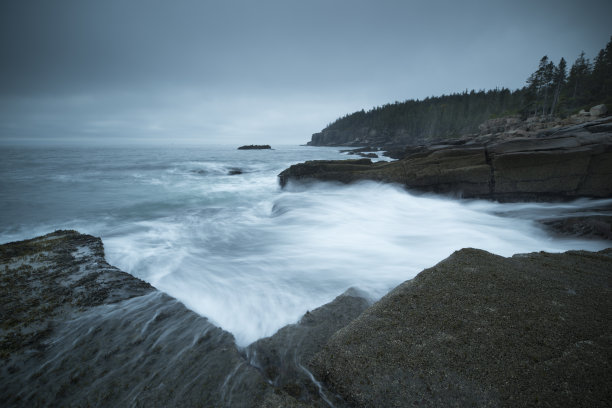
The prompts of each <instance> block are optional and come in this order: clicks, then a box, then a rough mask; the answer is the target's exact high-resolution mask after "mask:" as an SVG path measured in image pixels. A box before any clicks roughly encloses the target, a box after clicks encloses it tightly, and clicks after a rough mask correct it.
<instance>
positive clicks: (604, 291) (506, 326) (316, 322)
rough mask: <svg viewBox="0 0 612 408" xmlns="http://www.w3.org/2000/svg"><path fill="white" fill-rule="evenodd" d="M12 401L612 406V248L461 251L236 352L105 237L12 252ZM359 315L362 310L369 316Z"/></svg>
mask: <svg viewBox="0 0 612 408" xmlns="http://www.w3.org/2000/svg"><path fill="white" fill-rule="evenodd" d="M0 261H1V265H0V277H1V281H0V283H1V284H0V302H1V304H0V305H1V308H0V311H1V313H2V315H1V317H2V327H1V331H0V358H1V359H2V366H1V368H0V379H1V381H0V398H1V399H2V401H3V404H4V406H7V407H31V406H152V407H158V406H159V407H162V406H184V407H197V406H219V407H221V406H223V407H267V408H271V407H327V406H336V407H349V406H355V407H374V406H375V407H391V406H405V405H411V404H415V403H416V404H419V405H423V406H440V405H444V406H465V405H466V404H467V405H474V404H475V405H481V406H482V405H486V406H500V407H505V406H527V405H556V406H560V405H563V406H589V407H599V406H601V407H604V406H608V405H609V402H610V401H611V400H612V395H611V393H610V389H609V387H608V384H609V382H610V379H611V378H612V369H611V367H610V365H609V361H611V360H612V342H611V339H612V332H611V327H612V325H611V324H610V323H611V322H612V315H611V314H610V313H611V312H610V311H612V292H611V290H612V289H611V288H612V272H611V271H612V251H611V250H610V249H608V250H604V251H601V252H598V253H592V252H585V251H570V252H567V253H565V254H548V253H534V254H526V255H515V256H513V257H511V258H503V257H499V256H496V255H492V254H489V253H487V252H485V251H481V250H475V249H464V250H461V251H458V252H456V253H455V254H453V255H452V256H450V257H449V258H448V259H446V260H444V261H442V262H440V263H439V264H438V265H436V266H435V267H433V268H430V269H427V270H425V271H423V272H421V273H420V274H419V275H417V276H416V277H415V278H414V279H412V280H410V281H406V282H405V283H403V284H401V285H400V286H398V287H397V288H396V289H394V290H393V291H391V292H390V293H389V294H388V295H387V296H385V297H384V298H383V299H381V300H380V301H378V302H376V303H374V304H373V305H371V306H370V302H369V301H368V300H367V299H365V298H364V297H363V296H362V295H361V294H360V293H359V292H357V291H355V290H349V291H347V293H345V294H343V295H341V296H338V298H336V299H335V300H334V301H333V302H331V303H329V304H327V305H323V306H322V307H320V308H318V309H316V310H313V311H310V312H308V313H307V314H306V315H304V317H303V318H302V319H301V320H300V321H299V322H298V323H296V324H294V325H289V326H286V327H284V328H282V329H281V330H279V331H278V332H277V333H276V334H275V335H274V336H272V337H270V338H267V339H261V340H259V341H257V342H255V343H253V344H252V345H250V346H248V347H247V348H246V349H239V348H238V347H237V346H236V345H235V343H234V339H233V336H232V335H231V334H230V333H227V332H225V331H223V330H222V329H220V328H218V327H215V326H214V325H213V324H211V323H210V322H209V321H208V320H207V319H206V318H204V317H201V316H199V315H197V314H195V313H193V312H192V311H190V310H188V309H186V308H185V307H184V306H183V305H182V304H181V303H180V302H178V301H177V300H175V299H173V298H171V297H170V296H167V295H165V294H163V293H161V292H159V291H157V290H156V289H155V288H153V287H151V286H150V285H149V284H147V283H145V282H143V281H141V280H139V279H137V278H134V277H132V276H131V275H128V274H126V273H124V272H122V271H120V270H118V269H117V268H114V267H113V266H111V265H109V264H108V263H107V262H106V261H105V259H104V250H103V246H102V242H101V240H100V239H99V238H95V237H92V236H89V235H82V234H79V233H77V232H75V231H56V232H55V233H52V234H48V235H45V236H42V237H38V238H35V239H31V240H27V241H21V242H14V243H9V244H4V245H1V246H0ZM362 312H363V313H362Z"/></svg>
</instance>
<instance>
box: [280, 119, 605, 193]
mask: <svg viewBox="0 0 612 408" xmlns="http://www.w3.org/2000/svg"><path fill="white" fill-rule="evenodd" d="M611 126H612V117H608V118H605V119H601V120H598V121H591V122H588V123H583V124H579V125H572V126H568V127H565V128H552V129H551V128H549V129H545V130H542V131H540V132H539V133H538V134H536V135H535V136H530V137H524V136H520V135H519V136H517V135H516V134H510V135H508V134H505V133H501V134H500V133H498V134H492V135H486V136H480V137H476V138H465V139H458V140H453V141H450V142H447V143H445V144H430V145H425V146H417V147H409V148H407V149H406V150H405V152H404V156H403V158H402V159H401V160H399V161H396V162H390V163H382V162H378V163H373V162H371V161H365V160H350V161H349V160H347V161H309V162H306V163H301V164H297V165H294V166H291V167H290V168H289V169H286V170H285V171H283V172H282V173H280V174H279V180H280V184H281V186H285V185H286V184H287V183H288V182H289V181H292V180H295V181H298V180H299V181H308V180H323V181H340V182H345V183H346V182H353V181H357V180H374V181H385V182H394V183H399V184H402V185H404V186H406V187H407V188H408V189H413V190H418V191H425V192H434V193H441V194H451V195H456V196H461V197H465V198H487V199H494V200H500V201H522V200H538V201H542V200H567V199H574V198H577V197H598V198H601V197H611V196H612V183H611V182H610V180H612V129H610V127H611Z"/></svg>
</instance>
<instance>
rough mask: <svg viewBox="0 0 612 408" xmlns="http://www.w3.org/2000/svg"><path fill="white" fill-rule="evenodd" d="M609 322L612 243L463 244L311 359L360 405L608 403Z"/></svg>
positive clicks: (320, 374)
mask: <svg viewBox="0 0 612 408" xmlns="http://www.w3.org/2000/svg"><path fill="white" fill-rule="evenodd" d="M611 323H612V249H608V250H605V251H602V252H599V253H591V252H582V251H575V252H574V251H572V252H568V253H565V254H548V253H534V254H528V255H515V256H513V257H511V258H503V257H500V256H496V255H492V254H490V253H487V252H485V251H481V250H476V249H463V250H461V251H458V252H455V253H454V254H453V255H452V256H450V257H449V258H447V259H446V260H444V261H442V262H440V263H439V264H438V265H436V266H435V267H433V268H430V269H427V270H425V271H423V272H421V273H420V274H419V275H417V276H416V277H415V278H414V279H413V280H411V281H407V282H405V283H403V284H401V285H400V286H398V287H397V288H395V289H394V290H393V291H392V292H390V293H389V294H388V295H387V296H385V297H384V298H382V299H381V300H380V301H379V302H377V303H375V304H374V305H373V306H372V307H370V308H369V309H367V310H366V311H365V312H364V313H363V314H362V315H361V316H359V317H358V318H357V319H355V320H354V321H353V322H351V323H350V324H349V325H347V326H346V327H344V328H343V329H341V330H339V331H338V332H337V333H336V334H335V335H334V336H333V337H332V338H331V340H330V341H329V342H328V343H327V345H326V346H325V347H324V349H323V350H322V351H321V352H320V353H319V354H317V355H316V356H315V358H314V359H313V361H312V364H311V368H312V370H313V372H314V373H315V375H316V376H317V377H318V378H319V379H321V380H323V381H324V382H325V383H326V384H327V385H328V386H329V387H330V389H331V391H333V392H336V393H338V394H339V395H340V396H342V397H343V398H344V399H345V400H346V401H348V402H349V403H350V404H352V405H353V406H356V407H400V406H401V407H405V406H413V405H414V406H431V407H437V406H452V407H464V406H490V407H515V406H567V407H570V406H572V407H574V406H582V407H595V406H597V407H604V406H608V405H609V403H610V401H612V389H611V388H610V387H609V383H610V381H611V380H612V366H611V365H610V361H612V324H611Z"/></svg>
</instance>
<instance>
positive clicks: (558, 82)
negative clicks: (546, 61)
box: [550, 57, 567, 115]
mask: <svg viewBox="0 0 612 408" xmlns="http://www.w3.org/2000/svg"><path fill="white" fill-rule="evenodd" d="M566 76H567V63H566V62H565V59H564V58H563V57H562V58H561V60H560V61H559V65H557V66H556V67H555V68H554V72H553V83H552V86H553V89H554V95H553V100H552V103H551V105H550V115H553V114H554V113H555V108H556V107H557V105H558V103H559V98H560V96H561V89H562V88H563V86H564V85H565V78H566Z"/></svg>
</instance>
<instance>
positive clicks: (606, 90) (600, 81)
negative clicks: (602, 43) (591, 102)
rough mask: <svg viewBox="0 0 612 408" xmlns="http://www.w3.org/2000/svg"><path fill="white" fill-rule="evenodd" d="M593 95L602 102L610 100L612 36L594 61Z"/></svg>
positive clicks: (591, 89)
mask: <svg viewBox="0 0 612 408" xmlns="http://www.w3.org/2000/svg"><path fill="white" fill-rule="evenodd" d="M589 82H590V84H591V86H590V92H591V97H592V98H593V99H595V100H598V101H601V102H606V101H607V102H610V99H611V95H610V94H611V93H612V38H610V42H608V44H607V45H606V48H604V49H602V50H600V51H599V53H598V54H597V57H596V58H595V60H594V61H593V70H592V72H591V78H590V81H589Z"/></svg>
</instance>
